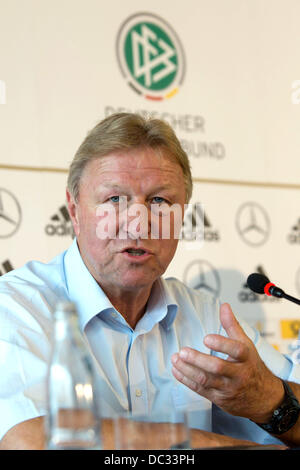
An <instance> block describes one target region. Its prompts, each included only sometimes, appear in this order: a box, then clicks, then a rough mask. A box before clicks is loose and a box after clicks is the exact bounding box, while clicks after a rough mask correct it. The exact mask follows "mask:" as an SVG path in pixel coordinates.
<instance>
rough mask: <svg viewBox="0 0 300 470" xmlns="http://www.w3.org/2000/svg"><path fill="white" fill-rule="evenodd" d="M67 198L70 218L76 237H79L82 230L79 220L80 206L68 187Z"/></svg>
mask: <svg viewBox="0 0 300 470" xmlns="http://www.w3.org/2000/svg"><path fill="white" fill-rule="evenodd" d="M66 198H67V206H68V211H69V215H70V219H71V221H72V225H73V228H74V232H75V235H76V237H78V235H79V232H80V227H79V220H78V207H77V204H76V202H75V200H74V198H73V196H72V195H71V193H70V191H69V190H68V189H66Z"/></svg>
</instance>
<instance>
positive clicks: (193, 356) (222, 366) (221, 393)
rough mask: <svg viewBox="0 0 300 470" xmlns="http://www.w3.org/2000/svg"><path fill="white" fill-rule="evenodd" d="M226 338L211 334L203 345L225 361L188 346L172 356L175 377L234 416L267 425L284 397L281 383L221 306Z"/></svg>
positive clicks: (234, 320) (223, 306) (235, 321)
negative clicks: (225, 356)
mask: <svg viewBox="0 0 300 470" xmlns="http://www.w3.org/2000/svg"><path fill="white" fill-rule="evenodd" d="M220 321H221V324H222V326H223V328H224V329H225V331H226V333H227V335H228V338H227V337H224V336H221V335H217V334H210V335H207V336H206V337H205V338H204V344H205V345H206V346H207V347H208V348H210V349H212V350H213V351H218V352H222V353H225V354H227V358H226V359H221V358H219V357H216V356H211V355H208V354H205V353H201V352H199V351H196V350H195V349H191V348H188V347H185V348H183V349H182V350H181V351H180V352H179V353H176V354H174V355H173V356H172V364H173V368H172V373H173V375H174V377H175V378H176V379H177V380H178V381H179V382H182V383H183V384H185V385H186V386H187V387H189V388H190V389H192V390H194V391H195V392H197V393H199V395H202V396H203V397H205V398H207V399H209V400H210V401H212V402H213V403H215V404H216V405H217V406H219V407H220V408H222V409H223V410H225V411H227V412H228V413H231V414H233V415H238V416H243V417H247V418H250V419H252V420H253V421H256V422H258V423H263V422H267V421H268V420H269V419H270V418H271V415H272V412H273V410H274V409H275V408H276V407H277V406H278V405H279V404H280V402H281V401H282V400H283V397H284V390H283V386H282V383H281V381H280V379H279V378H278V377H276V376H275V375H273V374H272V372H271V371H270V370H269V369H268V368H267V367H266V365H265V364H264V362H263V361H262V359H261V358H260V356H259V354H258V352H257V350H256V348H255V346H254V344H253V342H252V341H251V340H250V339H249V338H248V336H247V335H246V334H245V332H244V330H243V329H242V327H241V326H240V324H239V323H238V321H237V319H236V318H235V316H234V314H233V312H232V310H231V307H230V305H229V304H223V305H221V307H220Z"/></svg>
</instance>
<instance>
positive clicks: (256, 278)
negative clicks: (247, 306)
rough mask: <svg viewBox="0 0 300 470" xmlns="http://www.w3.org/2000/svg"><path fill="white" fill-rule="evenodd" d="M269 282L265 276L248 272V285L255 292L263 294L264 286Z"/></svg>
mask: <svg viewBox="0 0 300 470" xmlns="http://www.w3.org/2000/svg"><path fill="white" fill-rule="evenodd" d="M269 282H270V280H269V279H268V278H267V276H264V275H263V274H258V273H253V274H250V276H248V279H247V284H248V287H250V289H251V290H252V291H253V292H256V293H257V294H264V293H265V291H264V288H265V286H266V285H267V284H268V283H269Z"/></svg>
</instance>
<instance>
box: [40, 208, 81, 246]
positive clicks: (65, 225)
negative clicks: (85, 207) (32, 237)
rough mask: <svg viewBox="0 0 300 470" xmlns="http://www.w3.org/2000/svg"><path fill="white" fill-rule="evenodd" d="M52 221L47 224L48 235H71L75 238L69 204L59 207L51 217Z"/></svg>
mask: <svg viewBox="0 0 300 470" xmlns="http://www.w3.org/2000/svg"><path fill="white" fill-rule="evenodd" d="M50 220H51V222H50V223H49V224H47V225H46V227H45V232H46V234H47V235H48V236H50V237H53V236H55V235H57V236H59V237H64V236H67V235H70V236H71V237H72V238H74V236H75V234H74V230H73V226H72V223H71V219H70V216H69V212H68V209H67V206H65V205H63V206H61V207H60V208H59V209H58V212H57V213H55V214H54V215H53V216H52V217H51V219H50Z"/></svg>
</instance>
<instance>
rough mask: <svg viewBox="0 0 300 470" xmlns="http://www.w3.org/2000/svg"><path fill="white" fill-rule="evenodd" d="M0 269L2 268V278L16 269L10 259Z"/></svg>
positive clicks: (0, 273) (0, 271)
mask: <svg viewBox="0 0 300 470" xmlns="http://www.w3.org/2000/svg"><path fill="white" fill-rule="evenodd" d="M0 268H1V269H0V276H2V275H3V274H6V273H9V272H10V271H12V270H13V269H14V268H13V266H12V264H11V262H10V261H9V260H8V259H7V260H6V261H4V262H3V263H2V264H1V265H0Z"/></svg>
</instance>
